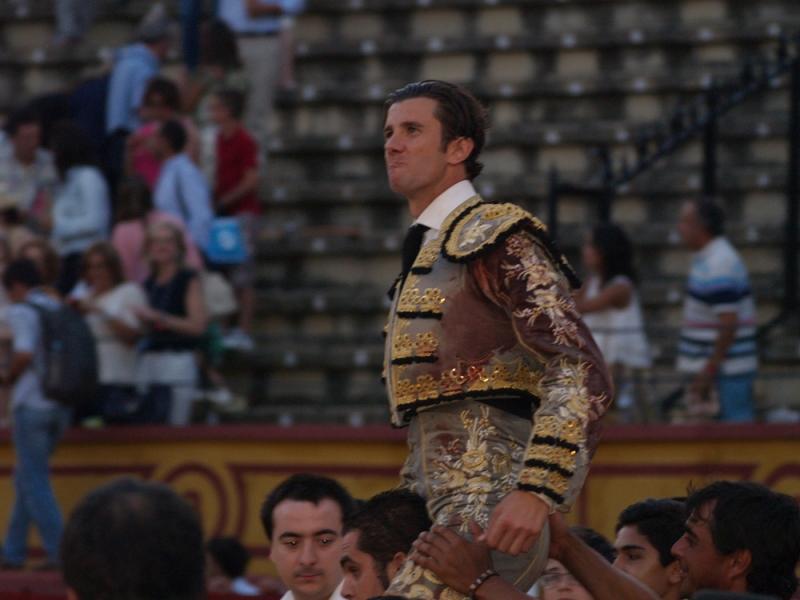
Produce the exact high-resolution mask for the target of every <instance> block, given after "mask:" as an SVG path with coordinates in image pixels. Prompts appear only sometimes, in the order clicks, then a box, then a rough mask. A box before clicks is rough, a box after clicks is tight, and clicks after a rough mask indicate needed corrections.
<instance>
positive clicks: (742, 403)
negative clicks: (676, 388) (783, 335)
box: [677, 200, 758, 421]
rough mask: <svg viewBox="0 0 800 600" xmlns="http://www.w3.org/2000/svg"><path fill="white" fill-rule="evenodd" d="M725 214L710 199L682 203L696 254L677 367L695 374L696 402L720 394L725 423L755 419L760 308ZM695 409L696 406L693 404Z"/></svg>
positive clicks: (686, 233)
mask: <svg viewBox="0 0 800 600" xmlns="http://www.w3.org/2000/svg"><path fill="white" fill-rule="evenodd" d="M724 221H725V219H724V213H723V211H722V209H721V208H720V207H719V205H717V204H716V203H714V202H712V201H710V200H693V201H688V202H685V203H684V204H683V206H682V207H681V212H680V217H679V220H678V231H679V232H680V234H681V237H682V238H683V241H684V243H685V245H686V246H687V247H688V248H689V249H690V250H692V251H693V252H694V253H695V254H694V256H693V257H692V264H691V268H690V270H689V278H688V282H687V287H686V290H687V291H686V298H685V299H684V304H683V327H682V329H681V339H680V344H679V345H678V364H677V369H678V371H680V372H682V373H686V374H687V375H688V376H690V377H691V384H690V398H691V399H692V400H693V401H694V406H700V405H703V404H708V400H709V396H710V392H711V390H712V388H715V389H716V391H717V392H718V394H719V403H720V414H719V417H720V419H721V420H723V421H752V420H753V419H754V418H755V411H754V408H753V382H754V380H755V376H756V370H757V369H758V356H757V346H756V307H755V302H754V300H753V293H752V289H751V287H750V279H749V276H748V274H747V267H746V266H745V264H744V262H743V261H742V258H741V257H740V256H739V254H738V253H737V252H736V250H735V249H734V247H733V246H732V245H731V243H730V242H729V241H728V240H727V239H726V238H725V237H724V235H723V234H724ZM690 408H692V407H690Z"/></svg>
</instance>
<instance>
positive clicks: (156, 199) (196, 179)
mask: <svg viewBox="0 0 800 600" xmlns="http://www.w3.org/2000/svg"><path fill="white" fill-rule="evenodd" d="M186 141H187V134H186V129H184V127H183V125H182V124H181V123H180V121H177V120H174V119H173V120H169V121H165V122H164V123H162V124H161V127H160V128H159V130H158V134H156V136H155V148H154V149H155V153H156V155H157V156H158V157H159V158H160V159H161V160H162V161H163V163H162V165H161V171H160V173H159V175H158V180H157V181H156V185H155V189H154V190H153V205H154V206H155V207H156V208H157V209H158V210H162V211H164V212H166V213H169V214H171V215H174V216H176V217H178V218H179V219H181V221H182V222H183V224H184V225H185V226H186V228H187V229H188V230H189V233H190V234H191V236H192V240H193V241H194V243H195V244H197V246H198V247H199V248H203V249H205V247H206V245H207V243H208V233H209V229H210V227H211V221H212V219H213V218H214V213H213V210H212V208H211V191H210V189H209V186H208V182H207V181H206V178H205V175H203V172H202V171H201V170H200V169H198V168H197V165H195V164H194V163H193V162H192V159H191V158H189V156H188V154H186V152H185V149H186Z"/></svg>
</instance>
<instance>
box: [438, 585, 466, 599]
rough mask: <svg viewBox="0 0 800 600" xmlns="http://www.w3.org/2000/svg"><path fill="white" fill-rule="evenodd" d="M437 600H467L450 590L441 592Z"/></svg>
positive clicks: (446, 589)
mask: <svg viewBox="0 0 800 600" xmlns="http://www.w3.org/2000/svg"><path fill="white" fill-rule="evenodd" d="M439 600H467V596H464V595H463V594H459V593H458V592H457V591H455V590H454V589H452V588H445V589H443V590H442V593H441V595H440V596H439Z"/></svg>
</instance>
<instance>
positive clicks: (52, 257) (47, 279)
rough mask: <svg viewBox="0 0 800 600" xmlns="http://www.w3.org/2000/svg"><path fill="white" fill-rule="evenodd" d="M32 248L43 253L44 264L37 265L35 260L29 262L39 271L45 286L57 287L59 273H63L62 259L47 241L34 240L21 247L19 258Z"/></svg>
mask: <svg viewBox="0 0 800 600" xmlns="http://www.w3.org/2000/svg"><path fill="white" fill-rule="evenodd" d="M32 248H33V249H36V250H40V251H41V253H42V264H41V265H36V261H34V260H33V259H28V260H30V261H31V262H33V264H34V265H36V267H37V269H39V275H40V276H41V278H42V282H43V283H44V284H45V285H51V286H52V285H55V283H56V281H58V275H59V272H60V271H61V258H59V256H58V253H57V252H56V251H55V248H53V246H52V244H50V242H48V241H47V240H43V239H40V238H34V239H32V240H28V241H27V242H25V243H24V244H22V246H20V249H19V252H18V254H19V256H20V257H24V256H25V253H26V252H27V251H28V250H30V249H32Z"/></svg>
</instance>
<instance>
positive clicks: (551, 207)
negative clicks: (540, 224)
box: [547, 166, 561, 240]
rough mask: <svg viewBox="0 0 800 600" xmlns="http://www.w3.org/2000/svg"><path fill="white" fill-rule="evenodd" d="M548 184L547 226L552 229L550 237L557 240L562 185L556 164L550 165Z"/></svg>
mask: <svg viewBox="0 0 800 600" xmlns="http://www.w3.org/2000/svg"><path fill="white" fill-rule="evenodd" d="M547 185H548V189H547V227H548V229H549V230H550V237H552V238H553V239H554V240H555V239H557V238H558V199H559V195H560V189H559V186H560V185H561V182H560V180H559V177H558V169H557V168H556V167H555V166H552V167H550V172H549V174H548V179H547Z"/></svg>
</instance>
